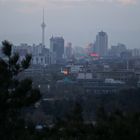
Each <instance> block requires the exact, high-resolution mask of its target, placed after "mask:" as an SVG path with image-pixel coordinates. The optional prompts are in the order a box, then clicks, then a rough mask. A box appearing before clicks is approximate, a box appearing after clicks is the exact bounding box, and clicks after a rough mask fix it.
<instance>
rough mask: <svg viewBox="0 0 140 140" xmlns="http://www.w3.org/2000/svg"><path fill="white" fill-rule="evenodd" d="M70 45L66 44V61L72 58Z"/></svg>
mask: <svg viewBox="0 0 140 140" xmlns="http://www.w3.org/2000/svg"><path fill="white" fill-rule="evenodd" d="M72 54H73V52H72V43H68V44H67V45H66V47H65V57H66V59H71V58H72Z"/></svg>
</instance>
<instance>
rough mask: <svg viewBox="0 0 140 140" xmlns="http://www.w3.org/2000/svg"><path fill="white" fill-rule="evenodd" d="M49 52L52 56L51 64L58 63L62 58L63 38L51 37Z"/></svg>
mask: <svg viewBox="0 0 140 140" xmlns="http://www.w3.org/2000/svg"><path fill="white" fill-rule="evenodd" d="M50 51H51V54H52V56H53V58H52V59H53V62H56V63H59V62H61V61H62V60H63V58H64V39H63V37H51V39H50Z"/></svg>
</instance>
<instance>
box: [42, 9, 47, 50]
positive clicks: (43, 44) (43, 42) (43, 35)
mask: <svg viewBox="0 0 140 140" xmlns="http://www.w3.org/2000/svg"><path fill="white" fill-rule="evenodd" d="M42 20H43V21H42V24H41V28H42V46H43V47H45V27H46V24H45V14H44V8H43V18H42Z"/></svg>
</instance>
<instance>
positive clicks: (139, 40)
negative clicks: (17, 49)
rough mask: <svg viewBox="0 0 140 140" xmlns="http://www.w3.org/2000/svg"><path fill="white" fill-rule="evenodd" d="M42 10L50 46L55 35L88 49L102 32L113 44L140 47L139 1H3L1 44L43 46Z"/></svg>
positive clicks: (0, 19)
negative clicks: (3, 42) (34, 44)
mask: <svg viewBox="0 0 140 140" xmlns="http://www.w3.org/2000/svg"><path fill="white" fill-rule="evenodd" d="M43 7H44V9H45V22H46V25H47V27H46V44H47V46H48V45H49V38H50V37H51V36H52V35H54V36H63V37H64V39H65V40H66V42H72V43H73V46H86V45H87V44H88V43H92V42H94V41H95V37H96V34H97V33H98V32H99V31H101V30H103V31H105V32H107V33H108V36H109V44H110V45H115V44H117V43H124V44H126V45H127V46H128V47H129V48H140V18H139V17H140V0H0V41H2V40H5V39H7V40H10V41H11V42H13V44H19V43H29V44H33V43H36V44H38V43H40V42H41V26H40V25H41V22H42V9H43Z"/></svg>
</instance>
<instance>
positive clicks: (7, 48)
mask: <svg viewBox="0 0 140 140" xmlns="http://www.w3.org/2000/svg"><path fill="white" fill-rule="evenodd" d="M2 45H3V48H2V51H3V53H4V55H5V57H4V59H2V58H0V139H1V140H22V139H24V140H25V139H30V138H31V137H32V135H31V134H30V130H28V127H27V126H28V124H26V125H25V122H24V119H23V118H22V116H21V114H20V113H21V110H22V109H23V108H25V107H28V106H31V105H33V104H34V103H36V101H38V100H39V98H40V92H39V90H38V89H33V88H32V81H31V80H30V79H24V80H22V81H19V80H18V79H17V75H18V74H19V73H20V72H21V71H23V70H25V69H27V68H28V67H29V65H30V60H31V55H26V56H25V59H24V60H22V61H21V62H20V61H19V55H18V54H17V53H15V54H12V44H11V43H9V42H8V41H3V42H2Z"/></svg>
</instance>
